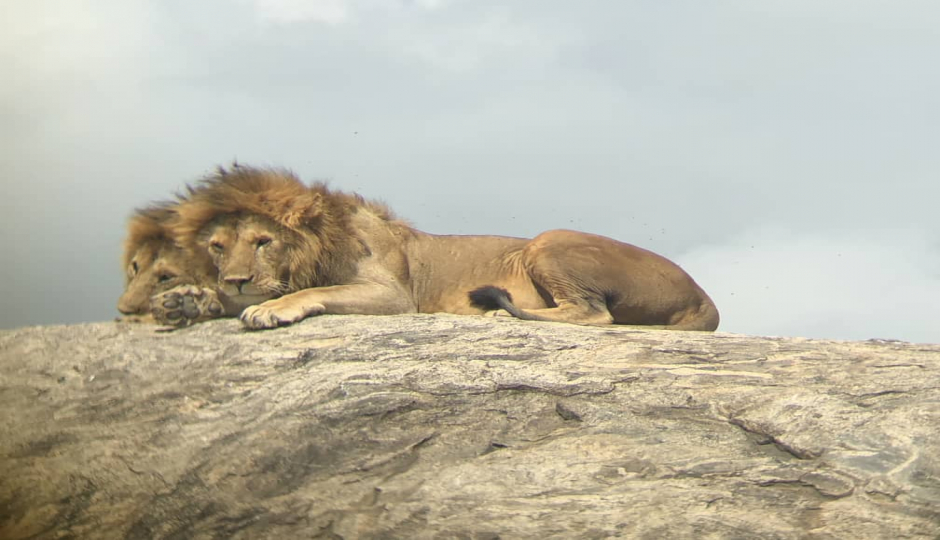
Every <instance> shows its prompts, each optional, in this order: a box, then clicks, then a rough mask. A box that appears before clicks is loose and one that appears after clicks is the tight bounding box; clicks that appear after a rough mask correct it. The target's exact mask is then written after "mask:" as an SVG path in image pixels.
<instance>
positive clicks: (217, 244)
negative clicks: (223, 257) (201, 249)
mask: <svg viewBox="0 0 940 540" xmlns="http://www.w3.org/2000/svg"><path fill="white" fill-rule="evenodd" d="M209 248H210V249H212V251H215V252H218V253H222V251H223V250H224V249H225V247H224V246H223V245H222V243H221V242H211V243H210V244H209Z"/></svg>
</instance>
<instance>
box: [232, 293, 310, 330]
mask: <svg viewBox="0 0 940 540" xmlns="http://www.w3.org/2000/svg"><path fill="white" fill-rule="evenodd" d="M285 300H287V299H285V298H279V299H275V300H268V301H267V302H264V303H263V304H259V305H257V306H248V307H246V308H245V310H244V311H242V314H241V316H240V317H239V319H241V321H242V324H244V325H245V327H246V328H248V329H250V330H262V329H265V328H277V327H278V326H287V325H289V324H293V323H295V322H297V321H300V320H302V319H304V318H305V317H307V316H309V315H316V314H318V313H322V312H323V306H319V305H318V306H314V307H313V308H310V307H306V306H303V305H300V304H298V303H296V302H287V301H285Z"/></svg>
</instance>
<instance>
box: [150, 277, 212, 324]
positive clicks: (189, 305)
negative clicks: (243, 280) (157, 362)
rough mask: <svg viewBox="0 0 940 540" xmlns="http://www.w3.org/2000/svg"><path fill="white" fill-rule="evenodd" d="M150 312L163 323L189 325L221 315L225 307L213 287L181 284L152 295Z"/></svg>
mask: <svg viewBox="0 0 940 540" xmlns="http://www.w3.org/2000/svg"><path fill="white" fill-rule="evenodd" d="M150 312H151V313H152V314H153V318H154V319H156V321H157V322H159V323H161V324H166V325H170V326H189V325H191V324H193V323H197V322H202V321H207V320H209V319H216V318H218V317H221V316H223V315H225V308H223V307H222V302H221V301H220V300H219V295H218V294H217V293H216V292H215V291H213V290H212V289H204V288H202V287H196V286H194V285H181V286H179V287H175V288H173V289H170V290H168V291H166V292H163V293H160V294H158V295H156V296H153V297H151V298H150Z"/></svg>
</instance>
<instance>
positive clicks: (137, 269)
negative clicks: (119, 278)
mask: <svg viewBox="0 0 940 540" xmlns="http://www.w3.org/2000/svg"><path fill="white" fill-rule="evenodd" d="M131 270H133V271H134V275H137V272H140V267H139V266H137V261H134V262H132V263H131Z"/></svg>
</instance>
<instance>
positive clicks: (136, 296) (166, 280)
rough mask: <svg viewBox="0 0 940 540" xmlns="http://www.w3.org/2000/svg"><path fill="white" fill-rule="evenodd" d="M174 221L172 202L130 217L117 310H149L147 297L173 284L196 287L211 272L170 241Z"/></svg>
mask: <svg viewBox="0 0 940 540" xmlns="http://www.w3.org/2000/svg"><path fill="white" fill-rule="evenodd" d="M175 218H176V210H175V203H168V202H167V203H159V204H156V205H153V206H150V207H147V208H142V209H140V210H137V211H136V212H135V213H134V215H133V216H131V218H130V221H129V222H128V227H127V238H126V239H125V241H124V255H123V264H124V271H125V275H126V279H125V285H124V293H123V294H122V295H121V297H120V299H118V305H117V307H118V311H120V312H121V313H123V314H125V315H142V314H145V313H147V312H149V310H150V297H151V296H153V295H155V294H158V293H161V292H163V291H166V290H169V289H172V288H173V287H176V286H177V285H186V284H198V283H201V282H204V281H206V280H208V279H211V278H210V277H209V275H208V274H209V273H211V272H212V269H211V266H209V265H207V264H206V261H205V257H203V261H202V263H201V264H200V263H199V262H198V259H194V258H192V257H190V256H189V255H188V254H187V253H186V252H185V251H184V250H183V249H182V248H181V247H179V246H178V245H177V244H176V243H175V242H174V240H173V238H172V235H171V232H170V229H169V226H170V223H171V222H172V221H173V220H174V219H175Z"/></svg>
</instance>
